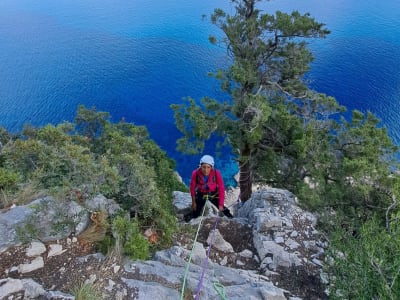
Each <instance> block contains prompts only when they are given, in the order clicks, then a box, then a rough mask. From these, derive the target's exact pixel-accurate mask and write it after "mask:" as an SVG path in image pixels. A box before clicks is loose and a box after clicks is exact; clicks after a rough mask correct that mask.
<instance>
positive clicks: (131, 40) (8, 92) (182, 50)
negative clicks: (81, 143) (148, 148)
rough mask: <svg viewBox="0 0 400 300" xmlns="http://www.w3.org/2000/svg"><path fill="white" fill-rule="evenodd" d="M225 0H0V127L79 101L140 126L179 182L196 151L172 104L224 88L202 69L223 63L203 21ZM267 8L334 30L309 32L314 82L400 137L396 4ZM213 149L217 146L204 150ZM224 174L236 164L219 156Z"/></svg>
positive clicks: (314, 0) (70, 110)
mask: <svg viewBox="0 0 400 300" xmlns="http://www.w3.org/2000/svg"><path fill="white" fill-rule="evenodd" d="M215 7H221V8H224V9H226V10H228V11H231V9H232V8H231V7H230V5H229V1H227V0H225V1H223V0H202V1H188V0H175V1H164V0H154V1H138V0H130V1H126V0H117V1H115V0H114V1H111V0H105V1H94V0H79V1H78V0H59V1H53V0H41V1H37V0H2V1H0V125H2V126H4V127H6V128H7V129H8V130H10V131H14V132H16V131H19V130H21V129H22V127H23V125H24V124H27V123H29V124H32V125H34V126H42V125H45V124H47V123H53V124H57V123H59V122H62V121H64V120H66V121H72V119H73V117H74V115H75V112H76V108H77V106H78V105H79V104H84V105H86V106H87V107H91V106H96V108H97V109H98V110H101V111H108V112H110V114H111V115H112V117H113V120H114V121H118V120H120V119H121V118H122V117H124V118H125V119H126V120H127V121H129V122H133V123H135V124H137V125H145V126H147V128H148V129H149V132H150V134H151V137H152V138H153V139H154V140H155V141H156V142H157V143H158V144H159V145H160V146H161V147H162V148H163V149H164V150H165V151H166V152H167V153H168V154H169V155H170V156H171V157H173V158H174V159H175V160H176V161H177V164H178V166H177V171H178V172H179V173H180V174H181V175H182V177H183V178H184V179H185V180H186V181H187V178H188V177H189V176H190V171H191V170H192V169H193V168H194V167H195V166H196V165H197V163H198V159H199V157H200V155H198V156H184V155H181V154H180V153H178V152H176V150H175V145H176V144H175V141H176V139H177V138H178V137H179V136H180V135H179V132H178V131H177V130H176V128H175V125H174V120H173V113H172V111H171V110H170V108H169V105H170V104H171V103H178V102H179V101H180V99H181V98H182V97H186V96H191V97H194V98H196V99H199V98H200V97H201V96H205V95H209V96H214V97H221V96H222V95H221V94H219V85H218V82H215V81H213V80H212V79H210V78H209V77H207V75H206V74H207V72H209V71H215V70H216V69H217V68H218V67H221V66H224V65H225V63H226V60H225V51H224V49H222V48H218V47H213V46H211V45H210V44H209V43H208V35H209V34H219V33H218V31H217V29H216V28H215V27H213V26H212V25H211V24H210V23H209V21H207V20H203V19H202V15H203V14H204V15H207V16H209V14H210V13H211V12H212V11H213V9H214V8H215ZM264 9H266V10H270V11H275V10H277V9H279V10H283V11H291V10H292V9H298V10H299V11H301V12H310V13H311V15H312V16H314V17H315V18H316V19H317V20H318V21H320V22H323V23H325V24H326V27H327V28H328V29H330V30H331V31H332V33H331V35H330V36H329V37H328V38H326V39H324V40H318V41H316V40H310V47H311V49H312V50H313V51H314V56H315V61H314V63H313V65H312V70H311V72H310V74H308V78H309V79H310V80H311V83H310V84H311V86H312V87H313V88H315V89H316V90H319V91H321V92H325V93H327V94H329V95H332V96H334V97H336V99H338V101H339V102H340V103H341V104H343V105H346V106H347V107H348V108H349V109H350V110H351V109H355V108H356V109H359V110H362V111H366V110H370V111H372V112H373V113H374V114H376V115H377V116H378V117H379V118H380V119H381V120H382V125H383V126H386V127H387V128H388V131H389V134H390V135H391V136H392V137H393V139H394V141H395V143H396V144H400V125H399V120H400V110H399V104H400V1H398V0H385V1H382V0H380V1H377V0H369V1H360V0H324V1H320V0H303V1H301V0H285V1H284V0H281V1H279V0H276V1H272V2H268V3H266V4H265V5H264ZM210 154H212V155H213V154H214V153H213V152H211V153H210ZM217 167H218V168H220V169H222V172H223V174H224V176H225V180H226V182H227V183H228V184H229V183H232V181H231V177H232V175H233V173H235V172H236V168H235V164H234V163H233V161H232V160H231V158H230V157H229V156H227V155H226V154H225V155H223V156H222V157H221V158H220V159H217Z"/></svg>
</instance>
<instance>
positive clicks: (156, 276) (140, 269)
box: [0, 188, 327, 300]
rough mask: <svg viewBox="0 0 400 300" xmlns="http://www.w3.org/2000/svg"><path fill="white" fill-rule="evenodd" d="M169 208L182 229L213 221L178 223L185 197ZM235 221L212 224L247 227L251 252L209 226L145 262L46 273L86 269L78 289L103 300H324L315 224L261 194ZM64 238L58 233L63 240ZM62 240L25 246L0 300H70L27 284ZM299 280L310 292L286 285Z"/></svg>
mask: <svg viewBox="0 0 400 300" xmlns="http://www.w3.org/2000/svg"><path fill="white" fill-rule="evenodd" d="M99 197H100V196H99ZM99 197H96V199H97V200H96V203H97V204H96V205H97V206H96V207H97V208H98V207H99V206H100V207H102V208H103V209H104V208H106V207H108V208H109V209H111V208H110V207H112V208H113V209H115V206H114V203H112V201H111V200H106V199H104V198H101V197H100V198H101V201H99ZM173 203H174V207H175V210H176V213H177V216H178V218H181V219H180V220H181V222H182V225H184V226H193V227H197V225H201V224H202V221H205V222H206V221H207V220H208V221H209V222H210V224H212V223H213V222H214V220H217V219H218V218H216V215H215V214H214V211H213V210H212V209H209V210H208V212H207V215H206V216H205V217H204V220H203V219H202V218H198V219H194V220H191V221H190V223H185V222H184V221H183V219H184V215H185V214H187V213H188V212H189V211H190V206H191V199H190V195H189V194H188V193H181V192H175V193H174V202H173ZM76 205H77V207H79V206H78V204H76ZM89 205H94V204H93V203H88V204H86V205H85V207H89ZM92 207H93V206H92ZM94 208H95V207H93V209H94ZM14 209H16V208H13V209H11V210H9V211H7V212H4V213H2V214H0V221H1V222H2V223H0V224H7V226H0V236H7V235H6V232H5V231H4V230H10V228H11V225H10V224H12V223H13V222H12V220H10V219H9V218H13V217H14V216H15V212H13V210H14ZM18 209H19V210H23V211H25V214H24V215H25V217H27V216H29V213H28V212H26V211H29V209H28V208H26V207H25V208H24V207H20V208H18ZM81 210H83V207H82V208H81ZM74 211H79V209H78V210H74ZM109 212H110V210H109ZM110 214H111V212H110ZM235 214H236V216H235V218H233V219H227V218H225V217H224V218H220V219H221V220H220V225H221V224H222V226H225V225H226V226H229V228H242V227H239V226H238V227H235V226H236V225H240V226H248V227H249V228H250V229H251V230H250V231H249V232H252V237H251V236H250V237H249V239H252V241H253V246H254V247H252V248H251V249H241V250H240V251H235V247H234V245H232V244H230V243H229V242H228V241H229V240H230V236H229V235H238V233H235V232H229V231H226V230H218V229H217V230H215V231H214V230H213V229H212V227H210V230H209V235H208V237H207V238H205V239H204V242H203V243H201V242H196V243H194V237H192V241H191V242H190V243H187V244H185V243H180V244H178V245H175V246H173V247H171V248H169V249H165V250H163V251H159V252H157V253H156V254H155V255H154V257H153V258H152V259H151V260H148V261H132V260H130V261H126V262H124V263H122V261H110V259H109V258H106V257H104V256H102V255H98V254H96V255H90V256H84V257H79V256H76V257H71V256H70V257H69V258H68V260H69V261H68V262H67V261H65V263H64V264H60V265H54V267H52V268H53V269H54V270H52V271H53V273H52V274H53V276H55V277H56V278H57V276H59V277H58V278H60V280H61V278H64V277H63V276H64V275H65V273H68V266H69V265H75V267H76V268H79V270H89V272H88V274H87V276H86V277H85V276H84V275H83V274H84V273H82V275H81V276H82V277H83V279H84V280H85V282H86V283H91V284H94V285H96V286H98V287H101V293H102V294H103V297H104V298H105V299H143V300H145V299H146V300H147V299H152V300H158V299H160V300H161V299H162V300H165V299H192V298H193V297H194V296H196V297H198V299H271V300H280V299H282V300H283V299H292V300H294V299H326V298H327V297H326V295H325V294H324V293H323V285H322V284H321V283H320V280H319V278H320V272H321V266H322V259H323V254H324V248H325V247H326V243H325V242H323V241H321V240H319V239H318V232H317V231H316V230H315V228H314V226H315V223H316V218H315V217H314V216H313V215H311V214H309V213H307V212H304V211H302V210H301V209H300V208H299V207H298V206H297V204H296V199H295V197H294V196H293V195H292V194H291V193H289V192H287V191H284V190H279V189H269V188H268V189H262V190H260V191H257V192H255V193H254V194H253V196H252V198H251V199H250V200H248V201H247V202H246V203H244V204H243V205H242V206H241V207H239V206H238V207H236V208H235ZM84 221H85V220H81V221H80V222H84ZM80 222H78V223H77V224H79V223H80ZM204 224H205V223H204ZM204 224H203V226H205V225H204ZM75 229H76V228H75ZM68 235H69V233H66V237H67V236H68ZM67 240H68V243H66V244H63V245H62V244H61V243H58V242H48V243H42V242H38V241H35V242H32V243H30V244H29V245H27V246H26V250H25V252H24V255H23V256H25V257H24V258H23V259H22V260H21V261H20V262H17V261H15V262H14V263H13V264H8V265H5V266H1V267H2V268H0V270H2V274H0V276H1V277H0V278H1V279H0V299H74V297H73V296H72V295H70V294H68V291H65V290H62V289H60V290H57V288H56V287H57V285H56V284H55V287H54V286H53V287H52V288H48V287H45V286H43V285H41V284H39V283H37V282H36V281H34V280H33V279H32V278H35V276H34V274H35V272H36V271H37V270H42V271H43V270H44V269H46V268H47V267H48V266H47V265H48V264H50V263H51V261H52V260H54V259H56V258H57V257H59V258H61V257H63V256H64V255H67V254H68V253H71V252H70V249H72V248H76V247H77V244H76V243H78V242H77V240H76V239H75V240H74V239H67ZM13 243H14V245H15V244H18V243H19V241H18V238H17V235H15V236H11V235H8V238H7V242H3V244H2V251H1V253H2V255H1V256H2V257H5V256H6V255H7V248H9V247H11V246H13ZM254 249H255V250H254ZM210 252H214V253H215V252H218V256H210ZM216 257H217V258H216ZM232 257H233V259H232ZM249 259H251V260H252V261H255V262H256V268H252V269H247V268H246V266H247V267H248V266H249V265H248V264H247V261H248V260H249ZM228 260H233V261H235V262H236V266H237V267H238V268H233V267H229V266H227V262H228ZM0 262H2V260H1V259H0ZM2 263H3V262H2ZM95 264H96V267H95ZM257 264H258V266H257ZM95 270H97V272H95ZM82 272H83V271H82ZM63 274H64V275H63ZM29 275H32V278H29V277H28V276H29ZM300 277H301V278H300ZM304 277H312V278H314V279H317V281H313V282H312V283H313V284H314V286H313V288H314V290H313V291H312V293H309V294H307V293H305V292H304V290H305V289H306V288H307V287H306V286H305V285H299V286H298V289H296V288H293V286H291V285H293V283H294V282H295V281H296V280H300V279H302V280H304ZM285 279H286V282H287V284H285V283H284V282H285V281H284V280H285ZM287 279H288V280H287ZM53 285H54V284H53Z"/></svg>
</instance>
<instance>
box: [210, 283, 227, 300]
mask: <svg viewBox="0 0 400 300" xmlns="http://www.w3.org/2000/svg"><path fill="white" fill-rule="evenodd" d="M213 287H214V290H215V291H216V292H217V294H218V295H220V296H221V299H222V300H226V295H225V287H224V286H223V285H222V284H220V283H219V282H214V283H213Z"/></svg>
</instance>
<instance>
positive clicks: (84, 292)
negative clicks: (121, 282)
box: [71, 283, 102, 300]
mask: <svg viewBox="0 0 400 300" xmlns="http://www.w3.org/2000/svg"><path fill="white" fill-rule="evenodd" d="M71 294H72V295H73V296H74V297H75V299H76V300H99V299H102V295H101V292H100V291H98V289H97V287H96V286H95V285H93V284H87V283H81V284H78V285H76V286H75V287H73V288H72V290H71Z"/></svg>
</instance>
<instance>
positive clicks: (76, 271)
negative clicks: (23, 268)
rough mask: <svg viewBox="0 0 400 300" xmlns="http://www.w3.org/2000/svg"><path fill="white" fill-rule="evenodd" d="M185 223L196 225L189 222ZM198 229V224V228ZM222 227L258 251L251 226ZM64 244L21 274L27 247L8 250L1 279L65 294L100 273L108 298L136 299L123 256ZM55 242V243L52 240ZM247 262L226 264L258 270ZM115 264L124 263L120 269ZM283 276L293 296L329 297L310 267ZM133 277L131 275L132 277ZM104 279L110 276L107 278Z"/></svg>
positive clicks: (230, 238)
mask: <svg viewBox="0 0 400 300" xmlns="http://www.w3.org/2000/svg"><path fill="white" fill-rule="evenodd" d="M214 221H215V219H214V218H212V219H205V220H204V222H203V226H202V228H201V230H200V231H199V235H198V242H201V243H203V244H204V245H205V246H208V245H207V238H208V236H209V234H210V232H211V231H212V229H213V228H214ZM185 226H192V225H189V224H186V225H185ZM196 228H197V227H196ZM217 228H218V230H219V231H220V232H221V234H222V236H223V237H224V239H225V240H226V241H227V242H229V243H230V244H231V245H232V247H233V248H234V251H235V253H238V252H241V251H243V250H245V249H248V250H251V251H252V252H253V253H256V250H255V249H254V246H253V241H252V229H251V228H250V227H249V226H246V225H242V224H239V223H237V222H230V221H229V220H228V219H226V218H219V222H218V227H217ZM193 239H194V234H188V233H183V234H176V235H175V241H174V243H175V244H176V245H179V246H186V247H187V248H188V249H191V248H190V247H191V246H192V244H193ZM58 242H59V243H60V244H62V245H63V249H65V250H66V251H65V252H64V253H62V254H61V255H58V256H54V257H50V258H47V255H42V256H43V257H44V259H45V265H44V268H42V269H39V270H36V271H33V272H30V273H27V274H19V273H18V272H17V270H15V271H12V272H9V273H6V270H10V269H11V268H12V267H13V266H18V265H19V264H22V263H28V261H27V259H26V247H27V246H18V247H13V248H10V249H8V250H7V251H5V252H3V253H1V255H0V278H7V277H12V278H32V279H33V280H35V281H36V282H38V283H40V284H41V285H42V286H43V287H44V288H45V289H46V290H60V291H63V292H65V293H71V291H72V289H73V288H74V287H77V286H79V285H80V284H82V282H84V281H85V280H87V279H90V278H93V276H96V279H97V280H96V281H95V285H96V287H97V289H98V290H100V291H102V292H103V294H105V295H106V298H107V299H117V297H116V291H118V290H120V291H121V290H122V289H123V288H125V289H127V292H128V293H127V295H122V296H120V297H119V299H134V298H135V295H136V294H137V291H135V290H129V289H128V288H127V287H126V285H125V284H124V283H123V282H122V280H121V277H122V276H125V275H124V274H123V272H124V271H123V267H122V266H123V263H122V261H121V259H120V258H119V257H117V256H114V255H108V256H107V258H106V259H105V260H99V259H97V258H96V257H95V256H89V257H87V259H86V260H82V259H81V260H78V259H77V257H84V256H86V255H89V254H94V253H95V248H94V246H93V245H91V244H86V245H83V244H82V243H78V242H75V243H70V242H69V243H68V242H67V239H64V240H61V241H58ZM52 244H54V242H52ZM224 256H226V253H219V252H218V251H217V250H216V249H214V248H212V249H211V251H210V260H211V261H214V262H217V263H219V262H220V261H221V259H222V258H223V257H224ZM240 260H241V262H242V263H244V264H242V263H241V264H238V263H237V259H236V255H235V254H229V255H228V260H227V264H226V266H229V267H234V268H238V269H248V270H256V271H257V270H258V266H259V264H260V263H259V262H257V261H256V260H255V259H253V258H249V259H246V260H244V259H243V258H241V259H240ZM115 266H121V268H120V269H118V270H117V269H116V268H115ZM279 274H280V275H276V276H274V277H273V278H271V279H272V281H273V283H274V284H275V285H277V286H278V287H281V288H284V289H286V290H288V291H290V292H291V295H295V296H297V297H301V298H302V299H327V297H326V296H324V294H323V289H324V287H323V286H321V284H320V283H319V280H318V278H317V277H316V276H309V275H307V273H306V270H301V269H296V270H286V271H285V270H280V273H279ZM130 277H131V276H130ZM104 278H107V280H105V279H104ZM110 279H111V280H112V281H113V282H114V283H115V285H114V288H113V289H108V290H107V289H106V288H107V287H109V284H110V281H109V280H110ZM13 299H23V295H14V298H13Z"/></svg>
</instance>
